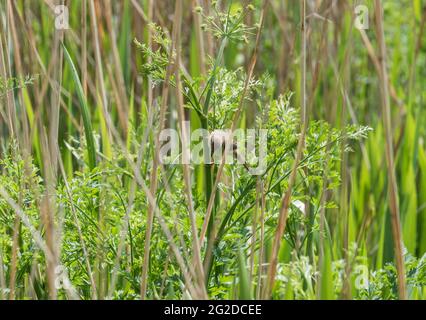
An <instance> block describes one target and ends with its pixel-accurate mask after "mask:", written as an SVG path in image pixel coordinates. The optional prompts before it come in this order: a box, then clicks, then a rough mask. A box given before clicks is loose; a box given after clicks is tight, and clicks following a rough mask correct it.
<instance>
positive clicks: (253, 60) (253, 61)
mask: <svg viewBox="0 0 426 320" xmlns="http://www.w3.org/2000/svg"><path fill="white" fill-rule="evenodd" d="M267 4H268V0H264V1H263V6H262V11H261V12H260V20H259V28H258V30H257V34H256V43H255V46H254V51H253V54H252V57H251V61H250V64H249V66H248V72H247V77H246V80H245V83H244V88H243V91H242V93H241V98H240V101H239V105H238V109H237V111H236V112H235V114H234V117H233V118H232V122H231V131H234V130H235V129H236V127H237V125H238V120H239V119H240V115H241V112H242V110H243V106H244V100H245V98H246V95H247V91H248V87H249V84H250V81H251V79H252V77H253V71H254V67H255V66H256V61H257V54H258V50H259V42H260V35H261V32H262V28H263V22H264V15H265V10H266V6H267ZM224 166H225V152H224V153H223V155H222V160H221V163H220V165H219V168H218V171H217V175H216V179H215V182H214V185H213V188H212V192H211V197H210V200H209V203H208V205H207V211H206V216H205V218H204V222H203V226H202V229H201V233H200V244H201V245H202V244H203V242H204V238H205V235H206V232H207V227H208V225H209V221H210V217H211V214H212V210H213V204H214V201H215V196H216V191H217V187H218V185H219V182H220V179H221V177H222V173H223V168H224Z"/></svg>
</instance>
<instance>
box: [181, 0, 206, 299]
mask: <svg viewBox="0 0 426 320" xmlns="http://www.w3.org/2000/svg"><path fill="white" fill-rule="evenodd" d="M174 19H175V23H176V25H175V28H174V29H173V38H174V39H175V44H174V48H175V51H176V61H175V68H174V71H175V81H176V90H175V91H176V98H177V99H176V100H177V108H178V118H179V123H180V129H181V132H180V134H181V139H182V145H183V146H184V147H183V150H182V162H183V177H184V183H185V195H186V200H187V205H188V211H189V212H188V213H189V219H190V223H191V233H192V250H193V254H194V261H195V272H196V275H197V278H196V279H195V283H196V284H198V288H197V289H198V290H200V296H202V297H203V298H205V299H207V291H206V288H205V286H204V272H203V265H202V262H201V249H200V243H199V242H198V230H197V224H196V217H195V211H194V205H193V199H192V191H191V172H190V167H189V159H190V151H189V150H188V149H187V146H189V140H188V139H189V137H188V136H187V135H188V132H187V128H186V126H185V111H184V101H183V93H182V92H183V89H182V81H181V71H180V69H181V68H180V65H181V27H182V0H177V1H176V7H175V17H174Z"/></svg>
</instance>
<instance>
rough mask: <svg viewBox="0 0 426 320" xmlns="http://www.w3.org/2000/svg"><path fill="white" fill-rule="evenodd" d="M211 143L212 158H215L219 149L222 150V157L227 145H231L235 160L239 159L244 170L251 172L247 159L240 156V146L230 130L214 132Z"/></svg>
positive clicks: (211, 134)
mask: <svg viewBox="0 0 426 320" xmlns="http://www.w3.org/2000/svg"><path fill="white" fill-rule="evenodd" d="M209 142H210V151H211V156H212V157H213V155H214V153H215V151H216V150H218V149H219V148H220V149H221V155H223V153H224V152H225V150H226V147H227V144H231V150H232V154H233V156H234V158H236V159H237V162H238V163H240V164H242V165H243V166H244V168H246V169H247V170H249V167H248V166H247V163H246V161H245V159H244V158H243V157H242V156H241V155H240V153H239V152H238V145H237V143H236V142H234V141H233V137H232V134H231V132H230V130H220V129H217V130H214V131H212V132H211V133H210V136H209Z"/></svg>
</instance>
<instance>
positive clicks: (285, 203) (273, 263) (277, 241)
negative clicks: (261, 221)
mask: <svg viewBox="0 0 426 320" xmlns="http://www.w3.org/2000/svg"><path fill="white" fill-rule="evenodd" d="M300 4H301V6H300V8H301V19H300V20H301V29H300V31H301V35H302V44H301V45H302V53H301V58H300V61H301V69H302V72H301V99H302V106H301V133H300V137H299V142H298V145H297V150H296V158H295V159H294V162H293V167H292V170H291V174H290V178H289V181H288V187H287V190H286V192H285V194H284V196H283V198H282V200H281V208H280V212H279V217H278V226H277V231H276V233H275V238H274V242H273V245H272V253H271V258H270V261H269V268H268V275H267V279H266V285H265V288H264V292H263V299H267V298H269V297H270V296H271V292H272V289H273V286H274V283H275V274H276V269H277V263H278V253H279V250H280V247H281V242H282V239H283V235H284V231H285V227H286V224H287V217H288V210H289V207H290V199H291V192H292V190H293V186H294V184H295V182H296V176H297V169H298V166H299V162H300V160H301V158H302V155H303V150H304V148H305V136H306V130H307V126H308V117H307V112H306V26H305V23H306V19H305V17H306V0H302V1H301V2H300Z"/></svg>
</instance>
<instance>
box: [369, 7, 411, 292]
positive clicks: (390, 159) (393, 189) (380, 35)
mask: <svg viewBox="0 0 426 320" xmlns="http://www.w3.org/2000/svg"><path fill="white" fill-rule="evenodd" d="M374 5H375V6H374V7H375V12H376V28H377V42H378V45H379V63H380V71H381V72H380V80H381V82H380V92H381V96H382V113H383V125H384V128H385V139H386V146H385V148H386V163H387V174H388V196H389V209H390V213H391V223H392V235H393V241H394V248H395V259H396V268H397V271H398V293H399V298H400V299H401V300H405V299H406V298H407V292H406V284H405V266H404V254H403V248H402V245H403V244H402V234H401V222H400V216H399V215H400V210H399V202H398V185H397V182H396V175H395V162H394V154H393V136H392V119H391V106H390V99H389V90H388V83H389V77H388V71H387V54H386V44H385V33H384V29H383V23H384V18H383V8H382V4H381V2H380V0H375V2H374Z"/></svg>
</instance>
